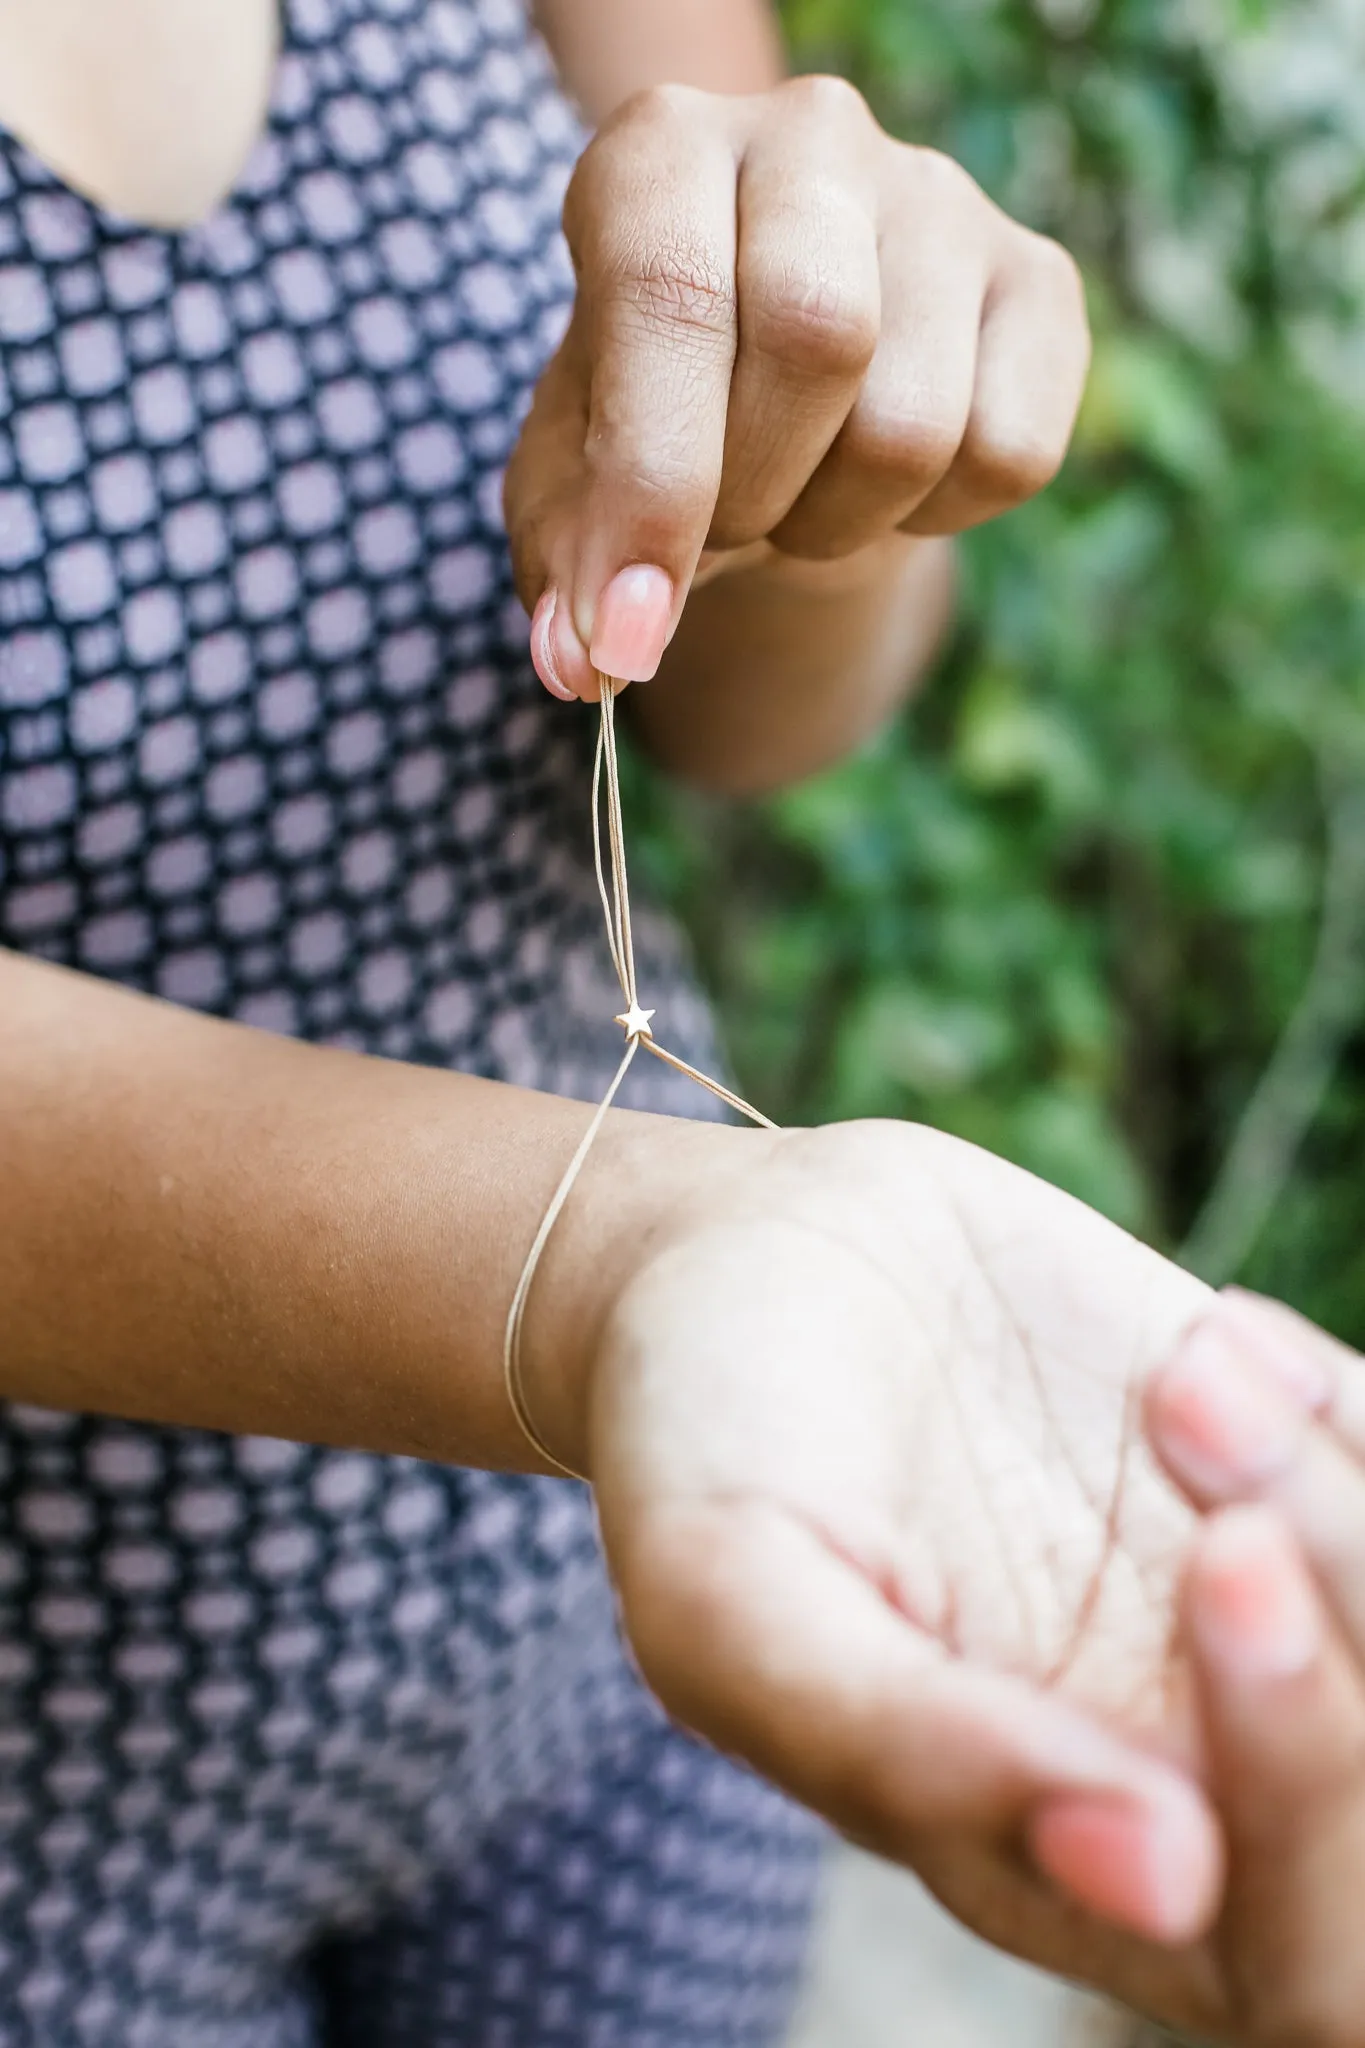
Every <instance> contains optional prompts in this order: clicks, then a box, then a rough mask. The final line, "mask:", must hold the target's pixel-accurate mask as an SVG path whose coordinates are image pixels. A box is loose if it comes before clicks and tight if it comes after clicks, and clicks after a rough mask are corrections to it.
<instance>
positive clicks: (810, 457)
mask: <svg viewBox="0 0 1365 2048" xmlns="http://www.w3.org/2000/svg"><path fill="white" fill-rule="evenodd" d="M772 107H773V112H772V117H771V118H770V119H769V120H768V121H766V122H765V123H764V124H762V125H761V126H760V127H759V128H758V130H757V132H756V133H755V134H754V136H753V137H752V139H751V141H750V143H749V146H748V148H747V150H746V151H745V153H744V160H743V163H742V164H741V166H740V172H739V250H738V269H737V284H738V326H739V333H738V355H737V358H736V361H735V369H734V377H733V380H732V383H731V388H730V399H729V416H728V420H727V423H726V433H725V458H724V474H723V478H722V482H721V488H720V496H719V499H718V501H717V504H716V508H715V515H714V518H713V521H712V528H711V538H712V541H713V543H714V544H715V545H716V546H718V547H722V548H732V547H742V546H744V545H746V544H747V543H749V542H752V541H754V540H759V539H762V538H763V536H764V535H766V534H768V533H770V532H771V531H772V529H773V528H774V527H775V526H776V525H777V524H778V523H779V521H780V520H781V519H782V518H783V516H784V515H785V514H786V513H787V512H788V511H789V510H790V509H791V507H792V505H793V504H794V502H795V501H796V499H797V497H798V496H799V495H800V493H801V491H802V489H803V488H804V486H805V484H806V482H807V480H808V479H809V478H810V476H811V475H812V473H813V472H814V471H815V469H816V468H818V466H819V464H820V462H821V460H822V458H823V457H824V455H825V453H826V451H827V450H828V448H829V446H830V443H831V442H832V441H833V440H834V437H835V435H836V434H837V433H838V432H839V429H840V427H841V426H842V425H843V423H844V421H845V419H846V418H847V416H848V414H849V412H850V410H851V408H852V406H853V404H854V401H855V400H856V398H857V396H858V392H859V390H860V388H861V386H862V382H863V378H864V377H865V376H866V374H867V369H868V365H869V364H870V363H871V361H872V359H873V355H874V352H875V350H876V347H877V337H878V333H879V331H880V327H881V319H882V304H881V278H880V274H879V257H878V249H877V158H878V153H879V141H880V138H879V137H878V136H877V133H876V130H875V128H874V126H873V123H872V119H871V116H870V115H869V114H868V111H867V108H866V106H865V105H864V103H863V101H862V99H861V98H860V96H859V95H858V94H857V93H856V92H855V91H854V90H853V88H852V87H851V86H848V85H845V84H844V83H843V82H842V81H841V80H839V79H832V78H807V79H798V80H795V81H793V83H792V84H791V85H789V86H787V87H786V88H785V89H784V90H783V92H782V93H780V94H777V95H774V99H773V103H772Z"/></svg>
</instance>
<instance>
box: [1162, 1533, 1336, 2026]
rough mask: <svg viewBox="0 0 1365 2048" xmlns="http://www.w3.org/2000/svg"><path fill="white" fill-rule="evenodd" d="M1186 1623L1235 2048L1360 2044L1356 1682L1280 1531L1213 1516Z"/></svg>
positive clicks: (1199, 1554) (1189, 1591)
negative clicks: (1224, 1893) (1235, 2021)
mask: <svg viewBox="0 0 1365 2048" xmlns="http://www.w3.org/2000/svg"><path fill="white" fill-rule="evenodd" d="M1183 1621H1184V1627H1185V1632H1186V1635H1187V1638H1188V1641H1189V1645H1190V1649H1191V1654H1192V1657H1193V1660H1194V1666H1195V1671H1196V1677H1197V1683H1198V1686H1199V1691H1200V1697H1201V1704H1202V1707H1203V1715H1204V1727H1205V1736H1206V1744H1207V1757H1208V1768H1209V1771H1210V1775H1211V1781H1212V1787H1213V1790H1214V1793H1215V1795H1216V1798H1217V1801H1218V1806H1219V1811H1220V1814H1221V1816H1222V1819H1223V1822H1224V1826H1225V1828H1226V1830H1227V1835H1228V1842H1229V1849H1230V1859H1231V1860H1230V1871H1229V1880H1228V1899H1227V1905H1226V1909H1225V1914H1224V1917H1223V1920H1222V1922H1221V1924H1220V1929H1219V1934H1218V1937H1217V1939H1218V1942H1219V1946H1220V1949H1221V1952H1222V1956H1223V1961H1224V1966H1225V1970H1226V1974H1227V1980H1228V1985H1229V1994H1230V1998H1231V2001H1232V2005H1233V2008H1234V2011H1235V2012H1236V2013H1237V2014H1238V2015H1239V2016H1240V2017H1241V2018H1242V2019H1243V2020H1244V2021H1245V2023H1246V2027H1247V2031H1246V2034H1245V2035H1243V2034H1241V2033H1238V2034H1237V2036H1236V2038H1237V2039H1238V2040H1242V2039H1244V2038H1245V2039H1246V2040H1248V2041H1251V2040H1254V2041H1256V2042H1257V2043H1263V2044H1266V2048H1291V2044H1296V2043H1299V2042H1308V2041H1311V2042H1313V2043H1315V2044H1318V2048H1334V2044H1339V2048H1359V2044H1360V2043H1361V2041H1362V2040H1365V2017H1363V2015H1365V1953H1363V1952H1362V1950H1361V1946H1360V1941H1359V1935H1358V1931H1357V1923H1358V1918H1359V1894H1360V1884H1361V1877H1362V1873H1365V1682H1363V1681H1362V1676H1361V1672H1360V1668H1359V1665H1358V1664H1357V1663H1356V1661H1355V1660H1354V1658H1352V1656H1351V1655H1350V1654H1349V1653H1348V1651H1347V1650H1346V1648H1345V1646H1344V1645H1343V1643H1342V1642H1341V1641H1340V1640H1339V1639H1338V1637H1337V1636H1336V1633H1335V1631H1334V1629H1333V1627H1332V1624H1331V1622H1330V1620H1329V1617H1328V1616H1327V1614H1326V1613H1325V1612H1324V1609H1323V1606H1322V1603H1321V1601H1320V1599H1319V1597H1318V1595H1317V1592H1316V1591H1315V1589H1314V1586H1313V1583H1312V1581H1311V1579H1310V1577H1309V1575H1308V1572H1307V1570H1306V1568H1305V1565H1304V1561H1303V1558H1302V1556H1301V1555H1300V1553H1299V1551H1298V1549H1297V1546H1296V1545H1295V1543H1294V1540H1293V1538H1292V1536H1291V1535H1290V1532H1289V1530H1288V1528H1287V1526H1286V1525H1285V1523H1284V1522H1283V1520H1282V1519H1281V1518H1280V1516H1278V1515H1277V1514H1276V1513H1274V1512H1273V1511H1271V1510H1269V1509H1266V1508H1260V1507H1237V1508H1231V1509H1228V1510H1225V1511H1223V1512H1222V1513H1220V1514H1218V1515H1215V1516H1214V1517H1213V1518H1212V1519H1211V1520H1210V1521H1209V1522H1208V1523H1207V1524H1206V1525H1205V1526H1204V1528H1203V1530H1202V1531H1201V1534H1200V1537H1199V1539H1198V1543H1197V1547H1196V1550H1195V1553H1194V1557H1193V1559H1192V1562H1191V1566H1190V1570H1189V1574H1188V1578H1187V1582H1186V1586H1185V1593H1184V1602H1183Z"/></svg>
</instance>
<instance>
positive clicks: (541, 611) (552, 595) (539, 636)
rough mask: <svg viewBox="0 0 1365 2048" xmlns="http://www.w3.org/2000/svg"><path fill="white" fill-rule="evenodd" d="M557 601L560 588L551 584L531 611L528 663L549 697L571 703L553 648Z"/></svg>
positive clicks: (567, 687)
mask: <svg viewBox="0 0 1365 2048" xmlns="http://www.w3.org/2000/svg"><path fill="white" fill-rule="evenodd" d="M558 603H559V592H558V591H557V590H556V589H555V588H554V586H553V584H552V585H551V586H550V588H549V589H548V590H544V591H542V592H541V595H540V602H539V604H538V605H537V606H536V608H535V611H534V612H533V613H532V615H531V665H532V667H533V668H534V669H535V672H536V674H537V675H538V676H539V677H540V680H541V681H542V683H544V685H545V687H546V689H547V690H548V691H549V693H550V695H551V696H552V697H558V698H559V700H560V702H561V703H564V704H572V703H573V702H574V701H575V699H574V693H573V691H572V690H571V689H570V688H569V686H568V684H567V683H566V682H565V680H564V678H563V676H562V675H561V674H560V673H559V662H558V659H557V656H556V650H555V635H554V623H555V610H556V607H557V605H558Z"/></svg>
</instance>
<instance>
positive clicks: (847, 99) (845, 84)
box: [782, 71, 872, 127]
mask: <svg viewBox="0 0 1365 2048" xmlns="http://www.w3.org/2000/svg"><path fill="white" fill-rule="evenodd" d="M782 97H783V99H785V100H786V102H787V104H788V105H789V106H792V107H795V108H799V109H800V110H801V112H802V113H803V114H805V115H806V116H807V117H808V118H809V119H811V120H813V121H817V122H820V123H824V124H828V125H829V126H831V127H834V126H838V127H847V126H848V125H850V124H851V123H860V124H867V123H870V122H871V120H872V112H871V109H870V108H869V106H868V104H867V101H866V100H865V99H864V98H863V96H862V94H861V93H860V92H859V90H858V88H857V86H856V85H851V84H850V83H849V81H848V79H846V78H839V77H837V76H835V75H834V74H833V73H830V72H824V71H816V72H811V73H809V74H807V75H806V76H805V77H802V78H793V79H790V80H789V81H788V82H787V84H786V85H784V86H783V87H782Z"/></svg>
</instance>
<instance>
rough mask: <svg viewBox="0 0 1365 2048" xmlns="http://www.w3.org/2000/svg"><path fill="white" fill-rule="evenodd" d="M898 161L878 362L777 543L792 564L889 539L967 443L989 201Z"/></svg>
mask: <svg viewBox="0 0 1365 2048" xmlns="http://www.w3.org/2000/svg"><path fill="white" fill-rule="evenodd" d="M896 159H897V164H898V171H897V175H896V176H895V178H893V179H890V178H887V177H886V176H885V174H884V177H883V189H882V192H881V193H880V195H879V212H880V220H879V245H880V260H881V331H880V335H879V337H878V343H877V351H876V354H875V355H874V357H873V359H872V362H871V365H870V367H869V369H868V372H867V375H866V377H865V379H864V381H863V384H862V388H861V390H860V391H859V393H858V397H857V402H856V404H855V405H854V407H853V409H852V411H851V413H850V414H849V417H848V419H847V420H846V421H845V423H844V425H843V427H842V428H841V430H840V432H839V435H838V438H837V440H836V441H835V442H834V444H833V446H832V447H831V449H830V451H829V454H828V455H827V456H826V457H825V460H824V461H823V463H822V464H821V465H820V467H819V468H818V469H817V470H816V471H815V474H814V475H813V476H812V477H811V479H810V481H809V483H808V484H807V485H806V488H805V490H804V491H803V492H802V494H801V496H800V497H799V498H798V499H797V501H796V504H795V505H794V506H793V508H792V510H791V512H790V513H789V514H788V515H787V517H786V518H785V519H784V520H783V521H782V523H781V525H780V526H779V527H778V528H777V530H776V532H775V534H774V539H775V540H776V542H777V545H778V546H779V547H781V548H782V549H783V550H784V551H785V552H786V553H788V554H793V555H804V556H809V557H812V558H815V559H819V558H821V557H825V556H832V555H842V554H851V553H852V552H854V550H855V549H857V548H860V547H863V546H866V545H867V544H868V543H869V542H871V541H874V540H876V539H877V538H878V537H879V536H881V535H884V534H887V533H890V532H892V531H893V530H894V529H895V528H896V527H897V526H898V525H900V524H902V523H903V522H904V521H905V520H906V519H908V518H909V516H910V515H911V513H912V512H913V511H914V510H915V508H916V506H918V505H920V504H921V503H922V502H923V501H924V500H925V499H926V498H927V497H929V496H930V494H931V493H933V492H934V491H935V490H936V488H937V487H938V485H939V484H940V482H941V481H942V479H943V478H944V477H945V476H946V475H947V474H948V473H949V471H950V470H951V469H952V466H953V464H954V463H955V462H956V460H957V458H958V452H959V450H960V448H961V446H962V441H963V436H964V435H965V434H966V432H967V428H968V421H969V418H970V415H971V405H972V390H973V385H974V382H975V377H976V350H977V335H978V330H979V327H980V322H981V308H982V302H983V298H984V296H985V293H986V290H987V286H988V281H989V277H990V259H991V251H990V247H989V240H990V227H989V223H988V218H987V209H986V202H985V200H984V199H983V197H982V194H981V193H980V192H979V191H978V190H977V188H976V186H975V185H974V184H973V183H972V181H971V179H970V178H969V177H968V176H967V174H966V172H965V171H962V170H960V169H959V168H958V166H957V165H956V164H954V163H952V162H950V161H949V159H948V158H946V157H942V156H938V155H936V154H935V153H934V152H932V151H930V150H906V149H898V150H897V151H896ZM902 165H903V166H904V168H903V169H902V168H899V167H900V166H902ZM912 223H913V227H912V225H911V224H912Z"/></svg>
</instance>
